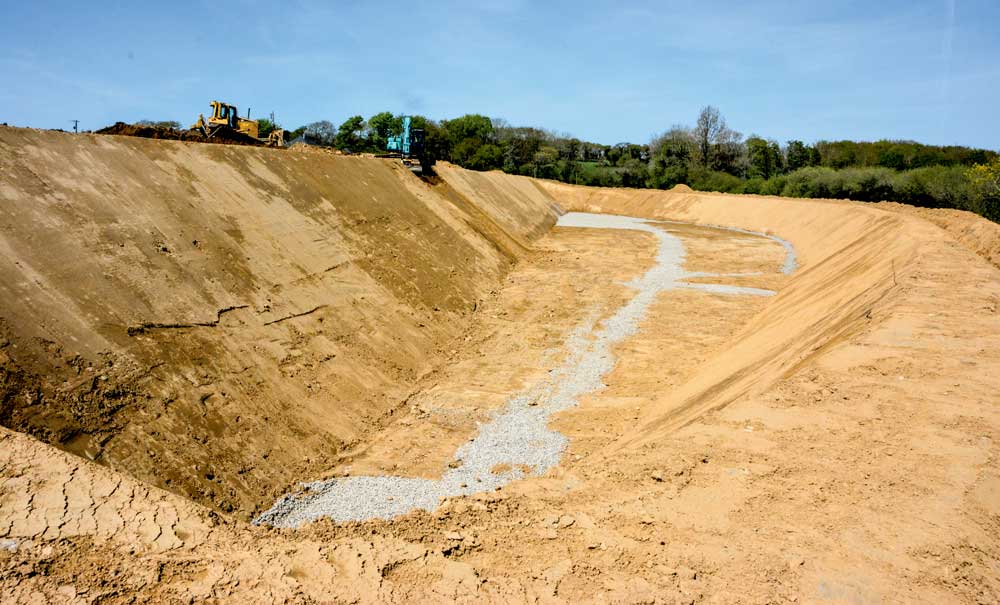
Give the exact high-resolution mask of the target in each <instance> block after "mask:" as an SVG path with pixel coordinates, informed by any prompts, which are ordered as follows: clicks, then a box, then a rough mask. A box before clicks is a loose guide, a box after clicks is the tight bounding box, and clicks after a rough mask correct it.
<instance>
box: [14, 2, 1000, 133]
mask: <svg viewBox="0 0 1000 605" xmlns="http://www.w3.org/2000/svg"><path fill="white" fill-rule="evenodd" d="M0 14H2V15H3V18H4V21H5V22H6V24H7V27H5V28H4V29H5V32H4V36H3V37H2V38H0V81H2V82H3V83H4V86H3V87H2V88H0V122H4V121H5V122H9V123H11V124H14V125H20V126H35V127H43V128H69V127H71V124H70V121H69V120H70V119H73V118H77V119H79V120H80V121H81V124H80V125H81V128H87V129H93V128H100V127H102V126H105V125H108V124H110V123H113V122H115V121H117V120H122V121H127V122H131V121H135V120H139V119H173V120H178V121H180V122H182V123H183V124H185V125H188V124H190V123H192V122H193V121H194V120H195V119H196V118H197V116H198V113H199V112H205V111H207V109H208V107H207V104H208V101H209V100H211V99H220V100H227V101H229V102H231V103H235V104H236V105H238V106H239V107H240V110H241V112H243V111H245V109H246V108H247V106H250V108H251V111H252V114H253V117H259V116H262V115H264V114H266V113H268V112H270V111H272V110H273V111H274V112H275V113H276V115H277V118H278V121H279V122H280V123H282V124H283V125H284V126H286V127H292V128H294V127H296V126H299V125H301V124H304V123H307V122H311V121H314V120H319V119H328V120H330V121H332V122H334V123H337V124H339V123H340V122H341V121H343V120H344V119H345V118H347V117H348V116H350V115H353V114H362V115H364V116H366V117H367V116H370V115H372V114H374V113H377V112H378V111H382V110H390V111H393V112H396V113H401V112H405V113H421V114H425V115H428V116H429V117H432V118H436V119H439V118H450V117H456V116H458V115H461V114H464V113H482V114H485V115H488V116H491V117H503V118H505V119H506V120H508V121H509V122H511V123H512V124H515V125H535V126H542V127H545V128H548V129H551V130H555V131H557V132H566V133H571V134H573V135H575V136H577V137H580V138H583V139H587V140H591V141H595V142H600V143H607V144H612V143H616V142H619V141H632V142H640V143H641V142H647V141H649V139H650V137H651V135H653V134H655V133H658V132H661V131H663V130H666V129H667V128H669V127H670V126H671V125H673V124H692V123H693V122H694V121H695V119H696V117H697V114H698V111H699V109H700V108H701V107H702V106H704V105H707V104H712V105H715V106H717V107H719V108H720V110H721V111H722V114H723V115H724V116H725V117H726V119H727V121H728V122H729V125H730V126H731V127H733V128H735V129H736V130H739V131H740V132H742V133H743V134H745V135H746V134H750V133H756V134H760V135H763V136H765V137H773V138H775V139H778V140H779V141H782V142H784V141H786V140H788V139H791V138H800V139H803V140H805V141H807V142H812V141H816V140H819V139H841V138H850V139H861V140H873V139H879V138H901V139H914V140H918V141H921V142H926V143H934V144H961V145H970V146H977V147H986V148H990V149H998V148H1000V119H997V111H998V104H997V103H998V101H997V99H998V98H1000V33H998V32H1000V1H997V0H908V1H904V0H886V1H873V0H866V1H854V0H828V1H826V2H807V1H804V0H803V1H778V0H743V1H736V0H726V1H708V0H703V1H690V2H689V1H673V2H671V1H661V2H586V1H578V2H541V1H536V2H530V1H524V2H521V1H518V0H485V1H480V2H436V3H431V2H420V1H417V0H411V1H409V2H405V3H387V2H377V1H368V2H361V1H357V2H333V1H330V2H312V1H295V0H289V1H284V2H254V1H243V2H202V1H195V2H182V1H175V2H156V3H153V2H149V3H141V2H101V1H94V2H89V3H85V4H84V3H78V2H46V1H44V0H37V1H34V2H25V1H24V0H0Z"/></svg>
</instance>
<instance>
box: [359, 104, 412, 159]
mask: <svg viewBox="0 0 1000 605" xmlns="http://www.w3.org/2000/svg"><path fill="white" fill-rule="evenodd" d="M411 121H412V118H411ZM411 124H412V122H411ZM402 131H403V117H402V116H394V115H392V112H389V111H383V112H381V113H377V114H375V115H373V116H372V117H370V118H368V144H369V146H370V147H371V148H372V150H373V151H384V150H385V146H386V144H387V143H388V142H389V137H390V136H393V135H398V134H399V133H401V132H402Z"/></svg>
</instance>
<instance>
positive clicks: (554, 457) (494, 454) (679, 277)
mask: <svg viewBox="0 0 1000 605" xmlns="http://www.w3.org/2000/svg"><path fill="white" fill-rule="evenodd" d="M656 225H657V222H655V221H647V220H644V219H638V218H632V217H626V216H617V215H608V214H589V213H579V212H571V213H569V214H565V215H563V216H562V217H560V218H559V222H558V223H557V226H559V227H583V228H593V229H628V230H635V231H645V232H647V233H651V234H653V235H654V236H655V237H656V238H657V240H658V250H657V254H656V265H655V266H654V267H653V268H651V269H650V270H649V271H647V272H646V273H645V274H644V275H643V276H642V277H640V278H637V279H634V280H632V281H630V282H628V283H626V285H627V286H628V287H630V288H633V289H635V290H636V294H635V296H634V297H633V298H632V299H631V300H630V301H629V302H628V303H626V304H625V305H624V306H622V307H621V308H619V309H618V311H616V312H615V314H614V315H612V316H611V317H609V318H607V319H605V320H604V321H601V322H598V321H597V320H596V318H595V317H589V318H586V319H584V321H582V322H581V324H580V325H579V326H578V327H577V328H576V329H575V330H574V331H573V332H572V333H571V334H570V336H569V337H568V338H567V340H566V342H565V343H564V349H565V352H566V356H565V360H564V361H563V363H562V364H561V365H560V366H559V367H558V368H556V369H555V370H552V371H551V372H550V373H549V375H548V377H547V378H546V379H545V380H543V381H541V382H540V383H538V384H536V385H534V386H533V387H531V388H530V389H528V390H527V391H525V392H522V393H518V394H516V395H514V396H512V397H511V398H510V399H509V400H508V402H507V404H506V405H505V406H504V407H503V408H502V409H500V410H498V411H497V412H496V413H495V414H494V415H493V417H492V419H491V420H490V421H489V422H487V423H485V424H483V425H481V426H480V430H479V433H478V434H477V435H476V436H475V437H474V438H473V439H471V440H470V441H468V442H466V443H465V444H464V445H462V446H461V447H460V448H458V450H457V451H456V452H455V457H454V464H453V465H452V466H454V468H449V469H448V470H447V471H446V472H445V473H444V474H443V475H442V477H441V478H440V479H421V478H413V477H394V476H361V477H338V478H334V479H328V480H324V481H315V482H311V483H303V484H301V485H300V489H299V490H297V491H296V492H294V493H290V494H286V495H285V496H283V497H281V498H280V499H279V500H278V501H277V502H275V504H274V505H273V506H272V507H271V508H270V509H269V510H267V511H265V512H264V513H262V514H261V515H260V516H259V517H257V518H256V519H254V521H253V522H254V523H255V524H258V525H272V526H275V527H285V528H295V527H299V526H300V525H302V524H303V523H307V522H310V521H313V520H316V519H319V518H322V517H329V518H330V519H332V520H334V521H337V522H345V521H363V520H367V519H375V518H380V519H391V518H393V517H396V516H399V515H403V514H405V513H408V512H410V511H413V510H416V509H423V510H427V511H433V510H434V509H435V508H437V507H438V505H439V504H440V501H441V499H442V498H447V497H452V496H459V495H469V494H474V493H478V492H485V491H493V490H494V489H496V488H497V487H501V486H503V485H505V484H507V483H510V482H511V481H515V480H517V479H522V478H524V477H526V476H529V475H530V476H538V475H542V474H544V473H545V472H546V471H548V470H549V469H551V468H552V467H554V466H556V465H557V464H559V460H560V458H561V457H562V453H563V450H564V449H565V448H566V444H567V439H566V437H565V436H563V435H562V434H560V433H559V432H557V431H554V430H551V429H550V428H549V427H548V420H549V417H550V416H551V415H552V414H555V413H557V412H560V411H562V410H565V409H568V408H571V407H574V406H576V405H577V403H578V401H579V399H580V397H581V396H583V395H585V394H588V393H592V392H595V391H598V390H600V389H602V388H603V387H604V386H605V385H604V383H603V382H602V378H603V377H604V376H605V375H606V374H607V373H608V372H610V371H611V370H612V369H613V368H614V356H613V355H612V353H611V350H612V347H613V346H614V345H615V344H616V343H618V342H620V341H622V340H624V339H625V338H628V337H629V336H632V335H633V334H635V333H636V332H637V331H638V329H639V323H640V321H641V320H642V319H643V317H644V316H645V314H646V311H647V310H648V309H649V306H650V305H651V304H652V303H653V301H654V300H655V299H656V297H657V295H658V294H659V293H660V292H663V291H666V290H672V289H674V288H690V289H695V290H702V291H705V292H712V293H715V294H731V295H756V296H770V295H773V294H774V292H773V291H771V290H762V289H759V288H746V287H741V286H729V285H720V284H698V283H687V282H685V281H684V280H685V279H686V278H690V277H696V276H699V277H700V276H705V275H706V274H704V273H689V272H686V271H684V269H683V266H684V258H685V251H684V245H683V243H682V241H681V240H680V238H678V237H676V236H674V235H672V234H670V233H668V232H666V231H665V230H663V229H661V228H659V227H657V226H656ZM731 230H732V231H738V232H741V231H740V230H736V229H731ZM746 233H751V232H746ZM755 235H765V234H756V233H755ZM765 237H771V236H766V235H765ZM772 239H778V238H772ZM780 241H782V242H784V240H780ZM784 243H787V242H784ZM783 245H784V244H783ZM786 248H788V249H789V250H790V252H791V258H792V263H793V267H794V251H792V250H791V248H790V244H789V245H788V246H786ZM786 266H787V260H786ZM497 468H505V469H510V470H506V471H504V472H493V471H494V470H495V469H497Z"/></svg>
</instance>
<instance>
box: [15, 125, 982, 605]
mask: <svg viewBox="0 0 1000 605" xmlns="http://www.w3.org/2000/svg"><path fill="white" fill-rule="evenodd" d="M438 172H439V180H437V181H435V182H434V183H433V184H431V183H428V182H425V181H421V180H420V179H417V178H416V177H414V176H413V175H412V174H411V173H410V172H409V171H408V170H406V169H404V168H403V167H401V166H399V165H397V164H395V163H394V162H392V161H383V160H376V159H365V158H352V157H343V156H333V155H330V154H326V153H314V152H311V151H309V150H299V151H284V150H270V149H263V148H254V147H240V146H224V145H199V144H195V143H189V142H185V141H170V140H151V139H141V138H136V137H117V136H111V135H107V136H98V135H69V134H64V133H52V132H43V131H34V130H27V129H15V128H0V212H2V221H0V424H2V425H3V427H6V428H2V429H0V564H2V565H0V567H2V569H3V570H4V571H2V572H0V596H2V597H3V599H2V600H4V602H8V601H10V602H21V601H25V602H30V600H31V599H36V600H37V597H38V595H41V596H43V597H45V598H47V599H48V600H50V601H58V600H67V599H68V597H67V598H64V597H66V595H68V594H69V593H70V592H71V590H72V592H73V594H74V595H77V596H79V597H80V598H82V599H85V600H86V599H91V600H95V599H96V600H101V601H106V602H126V601H128V600H135V599H139V600H144V601H148V602H178V601H180V602H191V601H203V600H211V599H214V600H221V601H233V600H243V601H248V602H259V601H268V600H270V601H274V602H284V601H302V602H310V601H324V600H326V601H330V600H334V601H339V600H343V601H359V600H360V601H363V602H369V601H370V602H385V601H413V600H418V599H419V600H428V601H441V600H448V601H454V600H463V599H478V600H494V601H524V600H548V601H564V602H580V601H583V600H594V599H598V600H601V599H602V600H605V601H626V602H629V601H652V600H654V599H655V598H659V597H663V596H664V595H666V596H670V597H676V598H678V599H679V598H688V599H690V598H693V597H692V595H702V596H704V597H706V598H708V597H714V598H716V599H717V600H720V599H721V600H722V601H723V602H725V601H731V600H739V599H744V600H748V601H752V602H768V601H782V600H788V599H790V597H791V596H795V597H796V598H797V599H799V600H810V598H812V597H815V596H816V595H820V596H823V595H828V596H829V595H833V596H832V597H830V598H840V597H844V598H848V597H850V598H851V599H853V600H857V601H865V600H879V598H880V597H883V596H885V595H902V596H900V599H901V600H923V601H938V602H941V601H958V602H977V601H978V602H984V601H985V602H989V601H992V600H996V598H998V595H1000V586H998V585H997V583H996V580H995V574H991V573H990V570H992V569H993V567H995V565H996V564H997V562H998V561H1000V545H998V543H997V539H996V534H995V532H991V531H989V528H990V527H992V525H991V524H992V523H993V519H994V517H995V516H996V514H998V513H1000V511H998V510H997V507H996V501H997V500H996V498H995V497H994V496H995V494H996V493H997V492H996V489H997V486H998V485H1000V483H998V478H997V475H996V473H995V465H994V464H993V463H992V462H993V461H995V460H996V459H997V456H1000V450H998V445H997V443H998V440H997V439H996V435H997V434H1000V432H998V431H1000V417H998V415H997V410H998V409H1000V408H998V407H997V405H998V404H1000V401H998V400H997V399H996V393H997V392H1000V384H998V383H997V378H996V376H998V375H1000V340H998V339H1000V324H998V321H1000V319H998V317H1000V315H998V305H1000V278H998V275H1000V273H998V269H997V267H996V266H995V265H993V264H991V263H990V262H987V261H986V260H984V259H983V258H982V257H980V256H977V255H976V254H975V253H974V251H991V250H995V249H996V246H997V241H1000V236H998V235H997V229H996V227H995V225H992V224H989V223H986V222H984V221H981V220H980V219H976V218H974V217H972V218H970V217H967V216H964V215H963V216H961V217H959V218H961V222H956V221H957V219H955V217H953V216H952V215H950V214H947V213H939V214H934V215H933V216H931V217H929V218H931V219H932V222H933V223H934V224H932V223H931V222H928V221H925V220H923V219H922V218H919V217H918V216H916V214H917V213H914V212H910V211H903V210H901V209H897V208H894V207H890V206H886V207H875V206H871V205H861V204H854V203H848V202H831V201H815V200H809V201H793V200H786V199H777V198H768V197H755V196H726V195H717V194H703V193H695V192H691V191H690V190H686V189H684V188H678V189H677V190H674V191H667V192H660V191H635V190H620V189H591V188H584V187H575V186H570V185H564V184H560V183H554V182H547V181H536V180H533V179H529V178H524V177H516V176H510V175H505V174H502V173H496V172H494V173H476V172H470V171H465V170H462V169H459V168H456V167H453V166H449V165H447V164H445V165H442V166H439V168H438ZM890 210H891V211H890ZM567 212H568V214H566V213H567ZM560 216H561V218H560V219H559V220H561V221H562V222H561V223H560V224H559V226H556V221H557V218H559V217H560ZM953 219H954V220H953ZM969 221H973V222H975V224H974V225H973V226H974V227H975V228H974V229H973V228H969V225H968V223H969ZM976 221H978V222H976ZM936 225H940V226H941V227H944V229H941V228H939V227H938V226H936ZM554 227H555V228H554ZM950 232H954V233H957V234H959V235H960V237H959V236H955V237H953V236H952V235H950V234H949V233H950ZM983 256H987V255H986V254H984V255H983ZM53 446H54V447H53ZM303 481H307V482H310V483H309V484H308V488H309V489H308V491H306V492H305V493H302V494H299V496H297V497H287V498H285V497H284V496H285V495H286V494H288V493H290V492H293V493H295V492H297V491H298V488H297V487H296V486H298V485H299V484H300V483H301V482H303ZM372 486H374V487H372ZM324 497H326V498H328V499H327V500H326V501H324V500H323V498H324ZM282 498H284V499H282ZM276 501H278V502H279V505H278V506H276V507H275V510H272V511H271V512H265V511H268V509H269V508H270V507H272V505H274V503H275V502H276ZM282 503H283V504H282ZM299 505H301V506H299ZM297 506H298V507H297ZM282 507H284V508H282ZM296 507H297V508H296ZM310 507H312V508H310ZM220 512H221V513H223V514H222V515H221V516H220V515H219V514H218V513H220ZM262 513H263V516H262ZM255 518H256V519H259V520H260V521H263V522H266V523H265V524H264V526H254V525H253V524H251V523H249V521H250V520H252V519H255ZM306 521H315V522H313V523H306ZM267 524H274V525H277V526H279V527H292V526H295V527H298V528H299V529H298V530H297V531H295V532H287V531H282V530H281V529H275V528H271V527H267V526H266V525H267ZM953 569H961V570H963V571H962V574H963V575H962V579H961V581H959V580H956V577H955V576H954V574H953V573H952V572H951V571H949V570H953ZM43 572H44V573H43ZM149 578H157V579H156V581H149ZM70 589H71V590H70ZM838 595H839V596H838ZM730 597H732V598H730ZM824 598H825V597H824ZM694 600H697V598H695V599H694ZM889 600H892V599H889Z"/></svg>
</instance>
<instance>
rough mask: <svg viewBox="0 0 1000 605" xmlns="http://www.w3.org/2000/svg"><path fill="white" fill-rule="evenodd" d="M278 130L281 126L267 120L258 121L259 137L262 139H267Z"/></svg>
mask: <svg viewBox="0 0 1000 605" xmlns="http://www.w3.org/2000/svg"><path fill="white" fill-rule="evenodd" d="M276 128H281V126H279V125H277V124H275V123H274V122H272V121H271V120H269V119H267V118H260V119H259V120H257V136H258V137H260V138H262V139H266V138H267V137H268V136H269V135H270V134H271V133H272V132H274V130H275V129H276Z"/></svg>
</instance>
